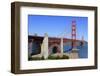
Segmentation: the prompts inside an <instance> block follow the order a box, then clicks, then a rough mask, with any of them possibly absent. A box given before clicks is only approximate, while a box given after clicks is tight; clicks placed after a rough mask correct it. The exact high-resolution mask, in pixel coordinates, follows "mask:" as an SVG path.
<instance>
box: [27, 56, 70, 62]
mask: <svg viewBox="0 0 100 76" xmlns="http://www.w3.org/2000/svg"><path fill="white" fill-rule="evenodd" d="M48 59H49V60H58V59H69V56H66V55H63V56H62V57H60V56H53V55H49V57H48ZM28 60H29V61H30V60H45V59H44V57H43V56H42V57H29V58H28Z"/></svg>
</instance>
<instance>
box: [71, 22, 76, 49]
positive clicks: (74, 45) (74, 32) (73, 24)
mask: <svg viewBox="0 0 100 76" xmlns="http://www.w3.org/2000/svg"><path fill="white" fill-rule="evenodd" d="M72 47H73V48H75V47H76V21H75V20H73V21H72Z"/></svg>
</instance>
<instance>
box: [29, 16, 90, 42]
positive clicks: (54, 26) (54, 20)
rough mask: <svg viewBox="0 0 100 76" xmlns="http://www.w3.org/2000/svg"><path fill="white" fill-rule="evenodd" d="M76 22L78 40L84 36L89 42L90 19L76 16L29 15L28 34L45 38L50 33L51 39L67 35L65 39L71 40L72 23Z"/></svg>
mask: <svg viewBox="0 0 100 76" xmlns="http://www.w3.org/2000/svg"><path fill="white" fill-rule="evenodd" d="M73 20H75V21H76V28H77V30H76V32H77V39H79V40H80V39H81V38H82V36H84V40H85V41H87V40H88V17H75V16H50V15H28V34H29V35H34V34H35V33H37V34H38V36H44V33H48V35H49V37H57V36H61V35H62V33H63V34H67V35H66V36H65V38H71V26H72V21H73Z"/></svg>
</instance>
